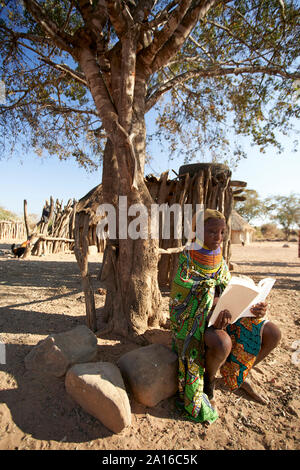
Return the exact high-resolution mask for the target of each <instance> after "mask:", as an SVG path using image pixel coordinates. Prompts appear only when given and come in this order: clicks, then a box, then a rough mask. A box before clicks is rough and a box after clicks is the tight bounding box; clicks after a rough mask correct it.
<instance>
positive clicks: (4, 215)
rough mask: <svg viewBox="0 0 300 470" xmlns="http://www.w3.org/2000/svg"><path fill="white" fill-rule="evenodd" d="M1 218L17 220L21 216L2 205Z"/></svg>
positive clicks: (0, 209)
mask: <svg viewBox="0 0 300 470" xmlns="http://www.w3.org/2000/svg"><path fill="white" fill-rule="evenodd" d="M0 220H10V221H17V220H19V217H18V216H17V215H16V214H14V213H13V212H11V211H8V210H7V209H4V207H2V206H0Z"/></svg>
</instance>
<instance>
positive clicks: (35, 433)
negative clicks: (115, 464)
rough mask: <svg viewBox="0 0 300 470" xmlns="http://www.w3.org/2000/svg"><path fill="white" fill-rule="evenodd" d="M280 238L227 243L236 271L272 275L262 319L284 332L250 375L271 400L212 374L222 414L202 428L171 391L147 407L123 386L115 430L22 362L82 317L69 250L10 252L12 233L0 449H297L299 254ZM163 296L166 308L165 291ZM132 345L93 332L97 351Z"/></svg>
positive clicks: (2, 318) (0, 250)
mask: <svg viewBox="0 0 300 470" xmlns="http://www.w3.org/2000/svg"><path fill="white" fill-rule="evenodd" d="M283 244H284V243H283V242H260V243H258V242H257V243H253V244H252V245H249V246H245V247H242V246H237V245H234V246H233V250H232V251H233V253H232V261H233V262H234V263H236V268H235V271H234V274H246V275H249V276H251V277H253V279H254V280H255V281H256V282H257V281H259V280H260V279H262V278H263V277H266V276H275V277H276V283H275V286H274V288H273V290H272V292H271V294H270V297H269V300H270V313H269V319H271V320H272V321H274V322H275V323H276V324H277V325H278V326H279V327H280V329H281V331H282V340H281V343H280V345H279V346H278V347H277V349H276V350H275V351H273V352H272V353H271V354H270V355H269V356H268V357H267V358H266V359H265V361H264V362H262V363H261V364H259V366H258V369H257V370H254V371H253V372H252V375H251V377H252V381H253V383H254V384H256V386H257V387H259V389H260V391H261V392H262V393H263V394H264V396H266V397H268V399H269V403H268V404H267V405H261V404H258V403H256V402H254V401H253V400H252V399H250V398H249V397H247V395H246V394H245V392H242V391H238V392H235V393H230V392H229V391H228V390H227V389H226V388H225V386H224V385H223V383H222V381H221V378H218V380H217V390H216V398H217V402H218V409H219V414H220V418H219V419H218V420H217V421H216V422H215V423H214V424H212V425H211V426H209V427H205V426H203V425H201V424H195V423H193V422H189V421H185V420H183V419H182V418H181V417H180V414H179V413H178V412H177V410H176V409H175V406H174V398H173V397H172V398H169V399H167V400H164V401H163V402H161V403H159V404H158V405H157V406H155V407H154V408H147V407H145V406H143V405H140V404H139V403H137V402H135V401H134V400H133V398H132V397H131V396H130V395H129V396H130V402H131V408H132V424H131V426H129V427H127V428H125V429H123V431H122V432H120V433H119V434H113V433H112V432H111V431H109V430H108V429H107V428H105V426H103V425H102V424H101V423H100V422H99V421H98V420H96V419H95V418H93V417H92V416H90V415H88V414H87V413H86V412H84V411H83V410H82V409H81V408H80V407H79V406H78V405H76V404H75V403H74V401H73V400H72V399H71V398H70V397H69V396H68V395H67V393H66V391H65V388H64V380H63V379H57V378H53V377H49V376H47V375H46V374H44V375H38V374H36V373H33V372H29V371H27V370H26V369H25V366H24V358H25V356H26V355H27V354H28V352H29V351H30V349H31V348H32V347H33V346H34V345H35V344H36V343H37V342H38V341H40V340H41V339H44V338H46V337H47V336H48V335H49V334H51V333H58V332H62V331H66V330H69V329H71V328H73V327H75V326H77V325H79V324H83V323H84V322H85V305H84V297H83V293H82V290H81V281H80V276H79V270H78V267H77V264H76V261H75V257H74V255H73V254H71V253H70V254H63V255H48V256H43V257H39V258H37V257H31V258H29V260H26V261H25V260H17V259H13V258H12V257H11V254H10V241H7V242H6V243H4V242H2V244H0V342H1V343H2V344H4V343H5V345H6V347H5V351H6V363H5V364H1V363H0V450H8V449H19V450H21V449H24V450H25V449H29V450H40V449H45V450H47V449H51V450H56V449H64V450H71V449H92V450H96V449H97V450H105V449H106V450H108V449H109V450H130V449H134V450H174V449H180V450H202V449H210V450H212V449H214V450H219V449H220V450H221V449H229V450H233V449H234V450H237V449H244V450H246V449H252V450H254V449H255V450H259V449H272V450H273V449H274V450H275V449H280V450H284V449H289V450H295V449H299V448H300V444H299V437H300V433H299V421H300V399H299V382H300V380H299V378H300V375H299V362H300V351H299V353H297V352H295V351H294V350H293V343H295V341H297V340H299V346H298V347H299V348H300V332H299V325H300V312H299V306H300V292H299V288H300V287H299V281H300V258H298V253H297V243H295V242H294V243H289V247H287V248H284V247H283ZM99 262H101V259H100V257H99V256H93V257H90V259H89V266H90V271H91V273H92V278H93V282H94V286H95V289H96V295H95V297H96V306H97V308H100V307H101V306H102V305H103V302H104V297H103V295H101V294H99V293H97V282H96V275H97V273H98V270H99ZM164 302H165V306H166V309H167V302H168V297H167V295H166V294H165V295H164ZM148 333H149V334H148V337H149V338H150V341H152V342H155V341H160V342H163V343H164V344H169V342H170V333H169V331H168V330H163V329H162V330H160V331H157V330H156V331H149V332H148ZM0 346H1V345H0ZM136 347H137V345H136V344H134V343H130V342H126V341H125V342H124V340H122V341H121V339H120V338H117V337H109V336H103V337H99V338H98V360H104V361H110V362H116V361H117V360H118V358H119V357H120V356H121V355H122V354H124V353H125V352H127V351H129V350H131V349H134V348H136ZM2 350H3V346H2ZM0 359H1V357H0ZM0 362H1V361H0ZM2 362H4V361H3V359H2Z"/></svg>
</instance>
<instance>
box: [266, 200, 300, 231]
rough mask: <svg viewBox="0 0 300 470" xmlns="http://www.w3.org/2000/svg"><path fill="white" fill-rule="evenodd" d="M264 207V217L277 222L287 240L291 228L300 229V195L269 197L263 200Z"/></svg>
mask: <svg viewBox="0 0 300 470" xmlns="http://www.w3.org/2000/svg"><path fill="white" fill-rule="evenodd" d="M264 206H265V213H266V215H267V216H268V217H269V218H270V219H271V220H274V221H275V222H279V224H280V225H281V227H282V228H283V231H284V233H285V236H286V239H287V240H288V239H289V236H290V233H291V229H292V228H294V229H297V228H300V194H295V193H291V194H290V195H289V196H281V195H275V196H270V197H267V198H266V199H265V200H264Z"/></svg>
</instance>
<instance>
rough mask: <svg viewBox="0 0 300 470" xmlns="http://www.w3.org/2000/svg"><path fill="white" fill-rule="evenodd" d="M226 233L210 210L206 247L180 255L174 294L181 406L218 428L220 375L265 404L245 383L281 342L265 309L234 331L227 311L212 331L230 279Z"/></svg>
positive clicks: (172, 311)
mask: <svg viewBox="0 0 300 470" xmlns="http://www.w3.org/2000/svg"><path fill="white" fill-rule="evenodd" d="M225 230H226V223H225V218H224V216H223V214H221V213H220V212H218V211H215V210H211V209H207V210H206V211H205V212H204V234H203V238H204V240H203V242H204V243H203V247H202V248H201V247H200V246H202V243H201V244H198V245H195V246H194V247H195V249H191V250H187V249H185V250H184V251H183V252H182V253H181V254H180V256H179V264H178V270H177V273H176V275H175V278H174V281H173V284H172V288H171V294H170V320H171V329H172V336H173V348H174V350H175V351H176V353H177V355H178V362H179V372H178V393H179V400H177V405H178V407H179V408H180V409H181V410H183V411H184V413H185V416H186V417H187V418H189V419H191V420H194V421H197V422H206V421H208V422H214V421H215V420H216V419H217V417H218V413H217V409H216V403H215V400H214V384H215V376H216V373H217V372H218V370H220V373H221V375H222V377H223V379H224V381H225V383H226V385H227V386H228V387H229V388H230V390H236V389H238V388H243V389H244V390H245V391H247V392H248V393H249V394H250V395H251V396H252V397H253V398H254V399H255V400H257V401H259V402H261V403H265V400H264V399H263V398H262V397H261V396H260V395H258V394H257V393H256V392H255V391H254V390H253V388H252V386H251V384H250V383H249V382H247V381H246V377H247V375H248V373H249V371H250V369H251V368H252V367H253V366H254V365H256V364H258V363H259V362H260V361H261V360H262V359H264V358H265V357H266V356H267V355H268V354H269V353H270V352H271V351H272V350H273V349H274V348H275V347H276V346H277V344H278V342H279V340H280V337H281V334H280V330H279V329H278V327H277V326H276V325H275V324H273V323H271V322H270V321H267V320H265V319H264V318H263V317H264V316H265V314H266V310H267V304H266V303H260V304H257V305H255V306H254V307H252V310H251V311H252V313H253V314H254V315H255V318H254V317H247V318H242V319H239V320H238V321H236V322H235V323H233V324H232V325H231V324H230V320H231V314H230V312H229V311H228V310H223V311H222V312H220V314H219V316H218V318H217V320H216V322H215V323H214V325H213V326H211V327H209V328H208V326H207V325H208V321H209V318H210V316H211V314H212V311H213V308H214V306H215V305H216V303H217V302H218V298H219V297H220V295H221V294H222V292H223V291H224V289H225V287H226V286H227V284H228V283H229V281H230V278H231V275H230V273H229V270H228V268H227V265H226V262H225V260H224V258H223V256H222V251H221V243H222V241H223V237H224V234H225ZM191 248H193V246H192V247H191Z"/></svg>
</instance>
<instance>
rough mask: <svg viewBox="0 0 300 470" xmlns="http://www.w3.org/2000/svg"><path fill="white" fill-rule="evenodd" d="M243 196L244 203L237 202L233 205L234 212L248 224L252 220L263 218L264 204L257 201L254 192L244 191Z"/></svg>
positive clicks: (257, 198) (256, 194) (256, 195)
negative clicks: (244, 197) (244, 198)
mask: <svg viewBox="0 0 300 470" xmlns="http://www.w3.org/2000/svg"><path fill="white" fill-rule="evenodd" d="M243 194H245V196H246V198H247V199H246V201H242V202H240V201H237V202H236V203H235V206H234V208H235V210H236V211H237V212H238V213H239V214H240V215H241V216H242V217H243V218H244V219H245V220H247V222H250V221H251V220H253V219H259V218H262V217H263V216H264V211H265V208H264V203H263V201H262V200H260V199H259V195H258V193H257V192H256V191H254V190H251V189H246V190H245V191H244V192H243Z"/></svg>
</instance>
